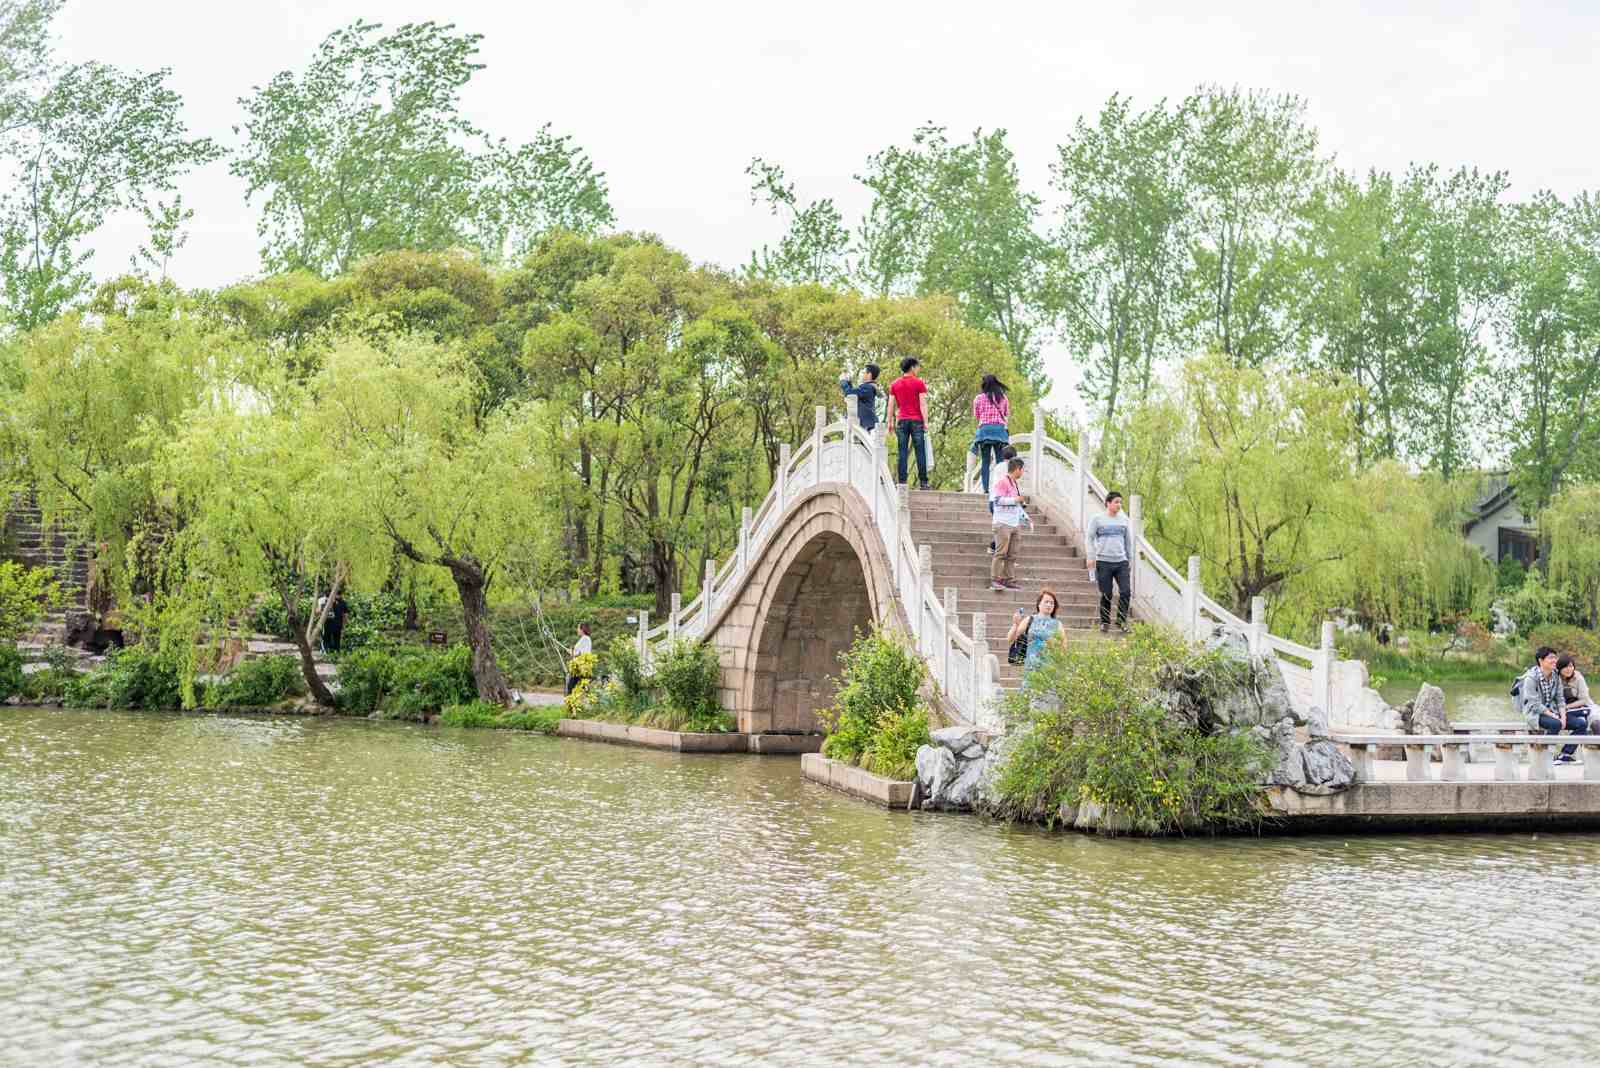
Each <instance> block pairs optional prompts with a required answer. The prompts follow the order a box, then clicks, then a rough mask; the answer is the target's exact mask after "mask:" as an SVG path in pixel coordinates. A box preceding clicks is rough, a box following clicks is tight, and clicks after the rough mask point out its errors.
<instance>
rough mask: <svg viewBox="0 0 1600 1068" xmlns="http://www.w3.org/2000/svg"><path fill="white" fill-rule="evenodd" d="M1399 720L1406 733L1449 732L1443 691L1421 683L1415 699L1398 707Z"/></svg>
mask: <svg viewBox="0 0 1600 1068" xmlns="http://www.w3.org/2000/svg"><path fill="white" fill-rule="evenodd" d="M1400 722H1401V725H1402V726H1403V727H1404V729H1405V732H1406V733H1407V734H1449V733H1450V721H1449V720H1448V719H1446V718H1445V714H1444V691H1443V690H1441V689H1439V687H1437V686H1433V685H1430V684H1429V683H1426V682H1425V683H1423V684H1422V689H1420V690H1418V691H1417V697H1416V700H1414V701H1411V702H1409V703H1407V704H1405V705H1403V706H1401V708H1400Z"/></svg>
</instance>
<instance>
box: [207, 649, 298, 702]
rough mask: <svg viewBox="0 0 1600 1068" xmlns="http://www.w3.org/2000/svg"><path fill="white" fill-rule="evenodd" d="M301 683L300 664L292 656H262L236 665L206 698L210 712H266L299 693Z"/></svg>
mask: <svg viewBox="0 0 1600 1068" xmlns="http://www.w3.org/2000/svg"><path fill="white" fill-rule="evenodd" d="M303 682H304V680H303V679H302V678H301V675H300V661H299V659H297V658H296V657H292V656H264V657H260V658H258V659H255V660H246V661H244V662H242V663H241V664H239V665H238V666H237V667H235V668H234V669H233V671H232V672H230V673H229V675H228V677H227V678H225V679H223V680H222V681H221V682H220V683H218V684H217V685H216V686H213V687H212V688H211V689H210V690H209V691H208V692H207V694H206V702H207V704H209V705H211V706H212V707H213V708H266V707H267V706H269V705H275V704H277V703H278V702H279V701H282V700H284V699H285V698H287V697H293V696H295V695H296V694H298V693H300V691H301V689H302V684H303Z"/></svg>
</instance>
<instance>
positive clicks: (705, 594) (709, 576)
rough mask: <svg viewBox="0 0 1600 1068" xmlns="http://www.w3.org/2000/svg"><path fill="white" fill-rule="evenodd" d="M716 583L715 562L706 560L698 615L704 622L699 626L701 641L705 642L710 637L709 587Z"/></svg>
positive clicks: (710, 590) (710, 592)
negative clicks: (704, 579)
mask: <svg viewBox="0 0 1600 1068" xmlns="http://www.w3.org/2000/svg"><path fill="white" fill-rule="evenodd" d="M716 581H717V562H716V561H715V560H707V561H706V581H705V585H703V586H701V587H700V615H701V618H702V619H703V620H704V622H703V623H701V625H700V640H701V641H705V640H706V639H708V638H710V637H711V595H712V593H713V592H714V591H713V590H712V589H711V585H712V583H714V582H716Z"/></svg>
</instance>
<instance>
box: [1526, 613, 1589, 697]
mask: <svg viewBox="0 0 1600 1068" xmlns="http://www.w3.org/2000/svg"><path fill="white" fill-rule="evenodd" d="M1522 644H1524V645H1526V648H1525V649H1524V650H1523V661H1524V663H1523V664H1522V665H1521V666H1523V667H1526V664H1527V663H1531V662H1532V658H1533V650H1535V649H1537V648H1538V647H1539V646H1541V645H1548V646H1549V647H1550V648H1552V649H1554V650H1556V651H1557V652H1561V653H1566V654H1568V655H1570V656H1571V657H1572V658H1573V659H1574V660H1576V661H1577V663H1578V670H1579V671H1581V672H1583V674H1584V676H1585V677H1586V678H1587V677H1591V676H1593V675H1594V674H1595V671H1596V669H1597V667H1600V633H1596V632H1595V631H1593V630H1588V629H1586V628H1584V627H1578V626H1572V625H1571V624H1565V623H1551V624H1546V625H1545V626H1542V627H1539V628H1537V629H1535V630H1534V631H1533V632H1532V633H1530V634H1529V635H1528V638H1527V641H1526V642H1525V643H1522ZM1596 685H1600V679H1597V680H1596V682H1595V683H1591V684H1590V687H1591V688H1590V693H1591V694H1592V693H1593V692H1594V689H1593V688H1594V686H1596Z"/></svg>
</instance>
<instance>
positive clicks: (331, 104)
mask: <svg viewBox="0 0 1600 1068" xmlns="http://www.w3.org/2000/svg"><path fill="white" fill-rule="evenodd" d="M380 30H381V27H379V26H378V25H376V24H374V23H370V22H361V21H358V22H355V23H353V24H351V25H349V26H347V27H345V28H343V29H340V30H337V31H335V32H334V33H333V34H331V35H329V37H328V38H327V39H326V40H324V41H323V42H322V45H321V46H320V47H319V48H318V50H317V54H316V57H315V58H314V59H313V60H312V62H311V63H310V64H309V65H308V66H307V67H306V69H305V70H304V71H303V72H300V73H298V74H296V73H295V72H292V71H281V72H279V73H278V74H277V75H275V76H274V77H273V78H272V79H271V80H270V81H268V82H267V84H266V85H265V86H262V87H260V88H259V89H257V90H256V91H255V93H254V94H253V95H252V96H250V97H247V98H245V99H244V100H242V101H241V103H242V104H243V105H244V108H245V112H246V115H247V118H246V120H245V122H244V127H243V130H244V136H245V144H244V148H243V150H242V151H241V152H240V153H239V155H238V156H237V157H235V159H234V161H233V164H232V170H233V173H234V174H235V175H237V176H239V177H241V178H243V179H245V181H246V183H247V194H246V195H247V196H250V197H254V196H255V195H256V194H258V193H265V194H266V197H267V199H266V205H265V213H264V215H263V217H262V220H261V224H260V232H261V235H262V236H263V237H264V238H265V239H266V247H265V248H264V249H263V254H264V258H265V259H266V261H267V263H268V264H269V265H270V266H273V267H280V268H282V267H287V268H308V269H311V270H314V271H331V270H346V269H348V268H349V267H351V266H352V265H353V264H354V263H355V262H356V261H357V260H359V259H361V258H362V257H365V256H369V255H371V254H373V253H377V252H386V251H390V250H395V249H416V250H425V251H436V250H441V249H448V248H453V247H457V246H461V245H465V246H467V247H470V248H473V249H475V250H476V251H478V252H479V253H480V254H482V255H484V256H486V257H488V258H491V259H500V258H514V257H516V256H519V255H520V254H522V253H523V252H524V251H526V249H527V248H528V247H529V245H530V244H531V243H532V241H533V240H534V239H535V238H536V237H537V236H538V235H539V234H540V233H542V232H544V231H546V230H548V229H550V228H552V227H556V226H562V227H566V228H568V229H575V230H587V229H592V228H594V227H597V226H601V225H604V224H606V223H608V222H610V221H611V207H610V204H609V203H608V202H607V198H606V188H605V178H604V175H602V174H600V173H598V172H596V171H595V170H594V167H593V165H592V164H591V163H590V161H589V159H588V158H587V157H586V156H585V155H584V154H583V153H582V152H581V151H580V150H579V149H578V148H577V147H576V146H574V145H573V144H572V143H571V142H570V141H569V139H568V138H566V137H558V136H555V135H553V134H552V133H551V132H550V130H549V128H548V127H545V128H543V129H541V130H540V131H539V133H538V134H537V136H536V137H535V139H534V140H533V141H531V142H529V143H527V144H524V145H520V146H511V145H507V144H506V143H504V142H503V141H495V140H491V139H490V138H488V137H487V136H485V135H484V133H483V132H482V131H481V130H478V129H477V128H476V127H474V126H472V124H470V123H469V122H467V121H466V119H465V118H463V117H462V115H461V112H460V94H461V91H462V89H463V87H464V86H465V85H466V84H467V82H468V81H469V80H470V79H471V78H472V76H473V74H475V73H476V72H477V71H478V70H480V69H481V68H482V65H481V64H479V63H477V62H476V55H477V51H478V42H479V41H480V40H481V37H480V36H479V35H477V34H457V33H454V32H452V27H450V26H447V25H441V24H439V23H435V22H424V23H411V24H408V25H405V26H402V27H400V28H399V29H398V30H396V31H394V32H393V33H388V34H382V33H381V32H380Z"/></svg>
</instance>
